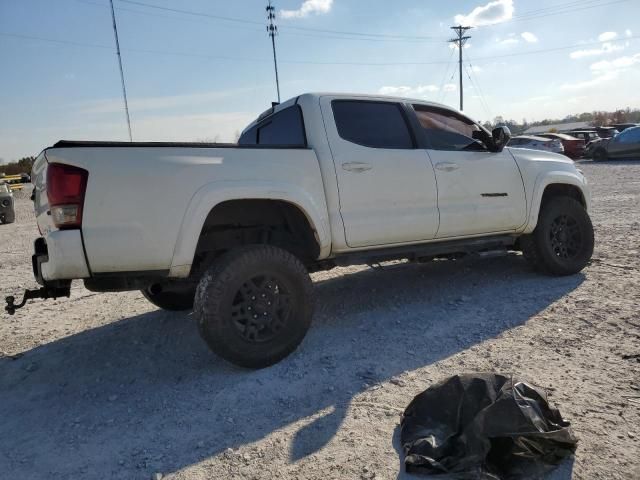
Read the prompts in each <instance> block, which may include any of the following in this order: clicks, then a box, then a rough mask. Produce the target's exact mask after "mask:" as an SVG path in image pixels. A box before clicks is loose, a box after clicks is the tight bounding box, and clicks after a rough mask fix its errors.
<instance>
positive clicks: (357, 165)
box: [342, 162, 373, 173]
mask: <svg viewBox="0 0 640 480" xmlns="http://www.w3.org/2000/svg"><path fill="white" fill-rule="evenodd" d="M372 168H373V167H372V166H371V165H370V164H368V163H364V162H348V163H343V164H342V169H343V170H347V171H349V172H355V173H362V172H366V171H367V170H371V169H372Z"/></svg>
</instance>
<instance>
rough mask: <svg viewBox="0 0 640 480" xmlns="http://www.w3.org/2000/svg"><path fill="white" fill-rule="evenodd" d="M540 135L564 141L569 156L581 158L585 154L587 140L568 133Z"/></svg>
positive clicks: (565, 150) (565, 151) (565, 152)
mask: <svg viewBox="0 0 640 480" xmlns="http://www.w3.org/2000/svg"><path fill="white" fill-rule="evenodd" d="M538 136H539V137H545V138H551V139H557V140H560V141H561V142H562V146H563V147H564V154H565V155H566V156H567V157H569V158H580V157H581V156H582V155H584V147H585V141H584V140H583V139H581V138H576V137H572V136H571V135H567V134H566V133H541V134H540V135H538Z"/></svg>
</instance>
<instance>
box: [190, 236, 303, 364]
mask: <svg viewBox="0 0 640 480" xmlns="http://www.w3.org/2000/svg"><path fill="white" fill-rule="evenodd" d="M313 304H314V302H313V284H312V282H311V279H310V278H309V274H308V273H307V270H306V268H305V266H304V265H303V264H302V263H301V262H300V260H298V259H297V258H296V257H295V256H294V255H292V254H291V253H289V252H287V251H286V250H283V249H281V248H277V247H274V246H270V245H252V246H246V247H240V248H238V249H234V250H231V251H229V252H227V253H226V254H224V255H223V256H222V257H220V258H219V259H218V260H217V261H216V262H215V263H214V264H213V266H212V267H211V268H210V269H209V270H208V271H207V272H206V273H205V274H204V275H203V276H202V279H201V280H200V283H199V285H198V289H197V291H196V299H195V307H194V313H195V315H196V319H197V322H198V327H199V330H200V335H201V336H202V338H203V339H204V340H205V342H206V343H207V345H208V346H209V348H210V349H211V350H212V351H213V352H214V353H216V354H217V355H219V356H220V357H222V358H224V359H225V360H227V361H229V362H231V363H234V364H236V365H239V366H241V367H246V368H263V367H268V366H270V365H273V364H274V363H277V362H279V361H280V360H282V359H283V358H285V357H286V356H287V355H289V354H290V353H291V352H293V351H294V350H295V349H296V347H297V346H298V345H299V344H300V342H302V339H303V338H304V336H305V335H306V333H307V330H308V329H309V326H310V325H311V316H312V313H313Z"/></svg>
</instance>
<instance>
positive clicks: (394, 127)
mask: <svg viewBox="0 0 640 480" xmlns="http://www.w3.org/2000/svg"><path fill="white" fill-rule="evenodd" d="M331 106H332V108H333V117H334V118H335V122H336V127H337V129H338V135H340V138H342V139H344V140H347V141H348V142H352V143H357V144H358V145H363V146H365V147H371V148H395V149H412V148H414V143H413V138H412V137H411V134H410V133H409V127H408V126H407V122H406V120H405V117H404V114H403V112H402V109H401V107H400V105H399V104H397V103H391V102H375V101H373V102H372V101H358V100H334V101H333V102H331Z"/></svg>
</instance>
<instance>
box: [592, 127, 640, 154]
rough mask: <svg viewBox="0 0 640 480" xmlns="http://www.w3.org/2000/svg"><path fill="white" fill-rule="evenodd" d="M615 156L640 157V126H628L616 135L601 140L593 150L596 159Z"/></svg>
mask: <svg viewBox="0 0 640 480" xmlns="http://www.w3.org/2000/svg"><path fill="white" fill-rule="evenodd" d="M614 158H638V159H640V127H632V128H627V129H626V130H625V131H624V132H622V133H619V134H618V135H616V136H615V137H613V138H609V139H607V140H604V141H602V142H599V143H598V144H597V146H596V147H595V149H594V151H593V159H594V160H595V161H602V160H608V159H614Z"/></svg>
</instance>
